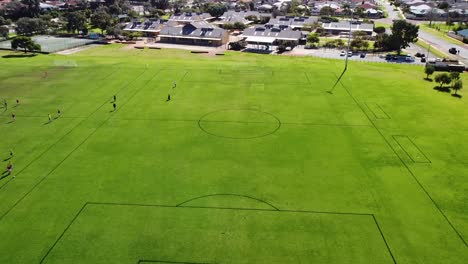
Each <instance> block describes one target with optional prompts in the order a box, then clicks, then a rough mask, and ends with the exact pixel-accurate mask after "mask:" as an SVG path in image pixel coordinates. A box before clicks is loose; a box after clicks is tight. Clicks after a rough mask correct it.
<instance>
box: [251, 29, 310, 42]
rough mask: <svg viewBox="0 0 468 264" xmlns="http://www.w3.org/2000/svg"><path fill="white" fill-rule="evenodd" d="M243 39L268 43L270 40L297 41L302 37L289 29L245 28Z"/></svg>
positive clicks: (297, 32)
mask: <svg viewBox="0 0 468 264" xmlns="http://www.w3.org/2000/svg"><path fill="white" fill-rule="evenodd" d="M242 36H243V37H247V40H249V39H250V40H252V39H255V42H262V41H261V40H264V41H265V42H269V43H271V42H270V41H271V40H272V39H274V40H276V39H278V40H299V39H300V38H301V37H302V33H301V32H300V31H294V30H291V29H284V30H282V29H280V28H266V27H260V26H259V27H252V28H247V29H245V30H244V32H243V33H242Z"/></svg>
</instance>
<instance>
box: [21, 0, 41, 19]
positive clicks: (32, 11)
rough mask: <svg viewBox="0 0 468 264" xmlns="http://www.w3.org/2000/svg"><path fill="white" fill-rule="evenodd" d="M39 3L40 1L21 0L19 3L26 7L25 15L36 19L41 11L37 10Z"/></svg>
mask: <svg viewBox="0 0 468 264" xmlns="http://www.w3.org/2000/svg"><path fill="white" fill-rule="evenodd" d="M40 2H41V1H40V0H21V3H22V4H23V5H25V6H26V7H27V8H26V13H27V14H28V15H29V17H36V16H38V15H39V12H40V11H41V10H40V8H39V4H40Z"/></svg>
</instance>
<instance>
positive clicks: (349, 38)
mask: <svg viewBox="0 0 468 264" xmlns="http://www.w3.org/2000/svg"><path fill="white" fill-rule="evenodd" d="M353 15H354V11H351V18H350V20H349V33H348V47H347V48H346V57H345V67H344V69H343V72H342V73H341V75H340V77H338V79H337V80H336V82H335V84H334V85H333V87H332V88H331V89H330V90H329V91H327V93H329V94H333V91H334V90H335V87H336V85H337V84H338V83H339V82H340V80H341V78H342V77H343V75H344V74H345V72H346V70H347V69H348V57H349V49H350V46H351V33H352V24H353Z"/></svg>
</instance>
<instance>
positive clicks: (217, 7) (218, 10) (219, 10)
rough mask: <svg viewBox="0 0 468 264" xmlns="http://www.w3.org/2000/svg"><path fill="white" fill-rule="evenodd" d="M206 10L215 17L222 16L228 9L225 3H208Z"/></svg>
mask: <svg viewBox="0 0 468 264" xmlns="http://www.w3.org/2000/svg"><path fill="white" fill-rule="evenodd" d="M205 10H206V12H208V13H210V15H211V16H213V17H220V16H222V15H223V14H224V12H226V11H227V7H226V6H225V5H223V4H212V3H210V4H207V5H206V8H205Z"/></svg>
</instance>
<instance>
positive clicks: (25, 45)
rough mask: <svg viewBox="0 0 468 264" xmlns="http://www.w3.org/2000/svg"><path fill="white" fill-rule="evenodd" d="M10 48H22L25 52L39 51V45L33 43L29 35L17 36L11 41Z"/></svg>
mask: <svg viewBox="0 0 468 264" xmlns="http://www.w3.org/2000/svg"><path fill="white" fill-rule="evenodd" d="M11 48H12V49H14V50H17V49H23V50H24V53H26V52H27V51H40V50H41V45H39V44H37V43H35V42H34V41H33V40H32V39H31V38H30V37H25V36H18V37H16V38H14V39H13V40H12V41H11Z"/></svg>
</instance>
